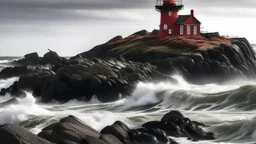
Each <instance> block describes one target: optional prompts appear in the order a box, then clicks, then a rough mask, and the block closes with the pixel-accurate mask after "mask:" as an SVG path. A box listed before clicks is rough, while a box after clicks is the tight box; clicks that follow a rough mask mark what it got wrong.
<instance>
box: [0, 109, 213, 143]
mask: <svg viewBox="0 0 256 144" xmlns="http://www.w3.org/2000/svg"><path fill="white" fill-rule="evenodd" d="M150 123H155V122H148V123H146V124H144V125H143V127H140V128H137V129H130V128H129V127H128V126H127V125H126V124H124V123H122V122H121V121H117V122H115V123H114V124H113V125H111V126H107V127H105V128H103V129H102V130H101V132H98V131H96V130H94V129H93V128H91V127H90V126H88V125H86V124H85V123H83V122H82V121H80V120H79V119H78V118H76V117H74V116H68V117H66V118H63V119H61V120H60V121H59V122H58V123H54V124H51V125H49V126H47V127H45V128H44V129H43V130H42V131H41V132H40V133H39V134H38V135H37V136H36V135H34V134H32V133H31V132H29V131H27V130H26V129H24V128H22V127H20V126H17V125H5V126H1V127H0V135H1V139H0V143H6V144H7V143H8V144H20V143H24V144H53V143H55V144H56V143H57V144H177V142H175V141H174V140H172V139H171V138H169V137H170V136H172V137H187V138H188V139H190V140H191V141H195V140H212V139H214V134H213V133H211V132H205V131H204V130H202V128H201V126H199V125H198V123H199V122H193V121H191V120H190V119H189V118H186V117H185V116H183V115H182V114H181V113H180V112H178V111H171V112H169V113H168V114H166V115H165V116H164V117H163V118H162V120H161V121H159V123H172V125H173V126H169V125H165V127H164V128H163V127H161V125H154V126H152V124H150ZM149 125H151V126H149ZM170 131H173V132H176V133H180V135H173V134H172V133H170ZM2 136H3V137H2Z"/></svg>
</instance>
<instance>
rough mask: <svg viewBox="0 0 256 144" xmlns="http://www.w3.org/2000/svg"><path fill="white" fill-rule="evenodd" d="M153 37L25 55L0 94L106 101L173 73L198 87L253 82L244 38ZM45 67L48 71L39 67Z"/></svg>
mask: <svg viewBox="0 0 256 144" xmlns="http://www.w3.org/2000/svg"><path fill="white" fill-rule="evenodd" d="M157 35H158V31H157V30H154V31H153V32H147V31H145V30H142V31H139V32H136V33H134V34H132V35H130V36H128V37H126V38H122V37H121V36H117V37H114V38H113V39H111V40H109V41H108V42H107V43H105V44H101V45H99V46H96V47H94V48H92V49H91V50H89V51H87V52H84V53H81V54H78V55H76V56H74V57H71V58H70V59H66V58H62V57H60V56H58V54H57V53H55V52H53V51H51V50H50V51H49V52H48V53H47V54H45V55H44V57H43V58H41V57H39V56H38V55H37V54H36V53H32V54H28V55H26V56H25V57H24V59H21V60H18V61H15V62H13V64H14V65H15V67H9V68H5V69H4V70H2V71H1V72H0V77H1V78H9V77H13V76H19V77H20V79H19V81H17V82H15V83H14V84H13V85H12V86H10V87H9V88H7V89H2V90H1V92H0V94H1V95H5V94H6V93H11V94H12V95H17V96H20V95H23V94H24V92H23V91H22V90H29V91H32V92H33V95H34V96H37V97H41V98H42V101H43V102H48V101H51V100H58V101H63V102H65V101H68V100H70V99H80V100H90V99H91V98H92V97H93V96H96V97H97V98H98V99H99V100H100V101H102V102H108V101H115V100H117V99H120V98H123V97H126V96H129V95H130V94H131V93H132V92H133V90H134V87H135V85H136V84H137V83H138V82H139V81H141V82H159V81H163V80H164V81H173V79H172V78H171V77H170V75H173V74H180V75H182V76H183V77H184V78H185V79H186V80H187V81H189V82H191V83H200V84H201V83H213V82H219V83H220V82H224V81H227V80H232V79H235V78H248V79H254V78H255V77H256V75H255V74H256V58H255V52H254V50H253V47H252V46H251V44H250V43H249V42H248V41H247V40H246V38H232V39H228V38H224V37H221V36H220V35H219V34H218V33H207V34H202V35H201V37H185V36H182V37H168V38H165V39H159V38H158V36H157ZM45 65H48V66H50V68H48V69H45V68H43V67H41V68H39V67H38V66H45Z"/></svg>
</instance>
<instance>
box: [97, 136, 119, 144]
mask: <svg viewBox="0 0 256 144" xmlns="http://www.w3.org/2000/svg"><path fill="white" fill-rule="evenodd" d="M100 139H101V140H103V141H105V142H107V143H109V144H123V143H122V142H121V141H120V140H119V139H117V138H116V137H115V136H113V135H111V134H103V135H101V136H100Z"/></svg>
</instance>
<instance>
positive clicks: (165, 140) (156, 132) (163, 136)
mask: <svg viewBox="0 0 256 144" xmlns="http://www.w3.org/2000/svg"><path fill="white" fill-rule="evenodd" d="M137 131H139V132H143V133H148V134H151V135H153V136H155V137H156V138H157V140H158V141H159V142H161V144H169V143H171V141H170V139H169V137H168V134H167V133H166V132H165V131H163V130H161V129H146V128H140V129H137ZM171 144H172V143H171Z"/></svg>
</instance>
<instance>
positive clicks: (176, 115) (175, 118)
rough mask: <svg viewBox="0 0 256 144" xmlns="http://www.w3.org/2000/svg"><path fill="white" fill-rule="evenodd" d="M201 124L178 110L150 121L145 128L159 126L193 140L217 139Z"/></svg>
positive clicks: (173, 133)
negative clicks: (157, 119)
mask: <svg viewBox="0 0 256 144" xmlns="http://www.w3.org/2000/svg"><path fill="white" fill-rule="evenodd" d="M200 126H201V124H200V123H199V122H194V121H191V120H190V119H189V118H186V117H184V116H183V115H182V114H181V113H180V112H178V111H171V112H169V113H167V114H166V115H164V117H163V118H162V119H161V121H153V122H148V123H145V124H144V125H143V127H145V128H159V129H161V130H164V131H165V132H166V133H167V134H168V135H169V136H174V137H188V138H189V139H191V140H212V139H215V138H214V134H213V133H211V132H205V131H204V130H203V129H202V128H200Z"/></svg>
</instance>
